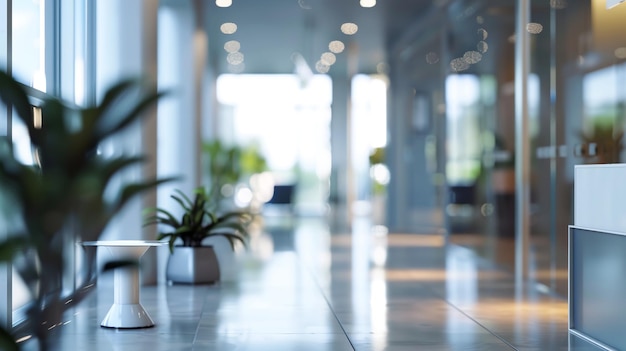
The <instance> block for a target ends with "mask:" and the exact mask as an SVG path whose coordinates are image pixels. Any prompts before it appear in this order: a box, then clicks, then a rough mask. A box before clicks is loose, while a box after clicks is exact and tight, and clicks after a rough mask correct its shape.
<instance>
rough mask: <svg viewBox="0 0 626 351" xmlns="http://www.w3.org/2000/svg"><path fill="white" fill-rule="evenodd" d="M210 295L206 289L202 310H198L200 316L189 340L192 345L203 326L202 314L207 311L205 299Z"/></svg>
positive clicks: (194, 343)
mask: <svg viewBox="0 0 626 351" xmlns="http://www.w3.org/2000/svg"><path fill="white" fill-rule="evenodd" d="M210 297H211V296H210V294H209V293H208V290H207V294H206V296H205V297H204V299H202V310H201V311H202V312H200V316H199V317H198V323H197V324H196V330H195V332H194V333H193V340H192V341H191V346H192V347H193V346H194V345H196V341H198V335H199V334H200V331H201V329H202V328H203V326H202V319H203V318H204V315H205V314H206V313H207V311H206V306H207V301H208V300H209V298H210Z"/></svg>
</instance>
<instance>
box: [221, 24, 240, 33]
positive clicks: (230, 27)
mask: <svg viewBox="0 0 626 351" xmlns="http://www.w3.org/2000/svg"><path fill="white" fill-rule="evenodd" d="M220 30H221V31H222V33H224V34H233V33H235V32H236V31H237V25H236V24H235V23H232V22H226V23H223V24H222V25H221V26H220Z"/></svg>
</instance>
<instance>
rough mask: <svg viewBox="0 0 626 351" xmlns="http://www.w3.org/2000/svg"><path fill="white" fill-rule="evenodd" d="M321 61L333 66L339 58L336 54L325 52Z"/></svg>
mask: <svg viewBox="0 0 626 351" xmlns="http://www.w3.org/2000/svg"><path fill="white" fill-rule="evenodd" d="M320 61H322V63H325V64H327V65H329V66H331V65H333V64H334V63H335V61H337V57H335V54H333V53H332V52H325V53H323V54H322V57H321V59H320Z"/></svg>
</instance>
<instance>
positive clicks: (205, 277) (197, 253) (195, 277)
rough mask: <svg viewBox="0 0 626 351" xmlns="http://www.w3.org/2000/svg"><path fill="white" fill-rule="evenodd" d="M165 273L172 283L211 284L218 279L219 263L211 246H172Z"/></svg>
mask: <svg viewBox="0 0 626 351" xmlns="http://www.w3.org/2000/svg"><path fill="white" fill-rule="evenodd" d="M165 274H166V279H167V280H168V281H170V282H172V283H185V284H211V283H215V282H217V281H218V280H220V269H219V263H218V260H217V256H216V255H215V251H214V250H213V247H212V246H201V247H186V246H176V247H174V253H172V254H171V255H170V257H169V259H168V261H167V269H166V271H165Z"/></svg>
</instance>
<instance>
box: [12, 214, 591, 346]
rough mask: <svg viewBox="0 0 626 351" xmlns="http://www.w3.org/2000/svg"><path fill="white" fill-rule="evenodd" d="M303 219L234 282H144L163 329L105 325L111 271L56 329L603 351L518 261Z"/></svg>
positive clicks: (103, 342) (82, 339)
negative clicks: (492, 262)
mask: <svg viewBox="0 0 626 351" xmlns="http://www.w3.org/2000/svg"><path fill="white" fill-rule="evenodd" d="M292 225H293V226H294V227H293V230H286V229H285V227H280V228H279V230H276V231H273V230H272V228H271V227H269V226H268V227H266V228H265V232H264V234H263V236H262V237H259V238H257V240H255V241H254V245H253V251H252V252H249V253H247V254H245V255H239V256H238V260H237V262H238V264H239V270H238V272H239V274H238V275H237V276H236V279H234V280H233V281H224V282H221V283H219V284H217V285H212V286H188V285H174V286H166V285H159V286H145V287H143V289H142V292H141V300H142V304H143V305H144V307H145V308H146V310H147V311H148V313H149V314H150V315H151V316H152V318H153V320H154V321H155V323H156V325H155V326H154V327H152V328H147V329H134V330H115V329H106V328H101V327H100V326H99V324H100V321H101V319H102V317H103V316H104V314H105V313H106V312H107V310H108V308H109V306H110V305H111V303H112V300H113V296H112V289H111V285H110V283H107V282H106V280H105V279H104V278H103V281H102V282H100V283H99V284H98V287H97V290H96V291H95V292H94V293H93V294H91V295H90V297H89V298H88V300H86V301H84V302H83V303H81V304H80V305H79V306H78V307H77V308H75V309H73V310H71V311H69V313H68V314H67V319H66V323H64V324H63V325H61V326H57V327H56V328H53V329H52V330H51V336H52V340H53V341H54V345H55V349H56V350H90V351H97V350H151V351H158V350H255V351H257V350H260V351H262V350H298V351H303V350H398V351H401V350H435V351H437V350H464V351H465V350H596V348H594V347H593V346H591V345H589V344H587V343H585V342H584V341H582V340H580V339H578V338H576V337H573V336H570V335H569V334H568V331H567V302H566V301H565V300H564V299H562V298H558V297H553V296H549V295H543V294H541V293H539V292H537V290H536V289H533V288H527V289H523V288H520V289H517V290H516V289H515V285H514V284H513V279H512V277H511V275H510V274H509V273H508V272H507V271H505V270H498V269H494V268H492V267H490V266H489V264H487V263H486V262H485V261H484V260H481V259H479V258H478V257H477V256H476V255H475V254H474V253H473V252H472V251H471V250H469V249H467V248H463V247H461V246H458V245H451V244H446V241H445V240H444V237H443V236H442V235H441V234H430V235H429V234H403V233H389V234H388V233H386V231H385V230H384V228H381V227H376V226H374V227H373V226H371V225H370V223H369V222H368V221H367V220H363V221H357V222H356V223H355V224H354V226H353V228H352V230H351V232H331V231H330V229H329V226H328V225H327V224H326V223H325V222H324V221H321V220H315V219H301V220H299V221H297V222H293V223H292ZM270 239H271V240H270ZM529 285H530V284H529ZM23 344H24V345H23V346H25V349H26V350H29V349H34V347H35V343H34V341H33V339H31V340H28V341H25V342H24V343H23Z"/></svg>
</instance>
